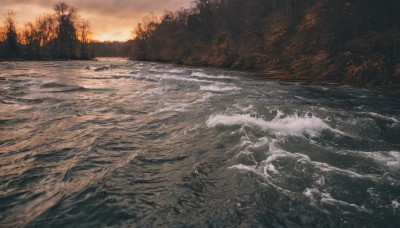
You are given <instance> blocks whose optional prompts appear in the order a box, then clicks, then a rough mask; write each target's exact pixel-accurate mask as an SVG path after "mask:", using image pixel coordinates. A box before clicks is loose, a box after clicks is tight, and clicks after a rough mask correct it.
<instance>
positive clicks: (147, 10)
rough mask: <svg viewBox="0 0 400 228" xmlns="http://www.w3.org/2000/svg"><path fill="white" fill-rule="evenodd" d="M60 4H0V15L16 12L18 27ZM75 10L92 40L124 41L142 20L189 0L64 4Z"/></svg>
mask: <svg viewBox="0 0 400 228" xmlns="http://www.w3.org/2000/svg"><path fill="white" fill-rule="evenodd" d="M57 2H60V0H56V1H52V0H0V13H1V14H3V13H4V12H6V11H7V10H13V11H15V12H16V21H17V23H18V26H19V27H23V25H24V24H25V23H26V22H28V21H35V18H36V17H38V16H40V15H42V14H43V13H52V12H53V11H52V6H53V5H54V4H55V3H57ZM64 2H65V3H67V4H69V5H71V6H74V7H76V8H78V9H79V14H80V15H81V16H82V17H83V18H85V19H86V20H89V21H90V24H91V26H92V31H93V33H94V35H93V36H94V37H93V38H94V39H96V40H100V41H106V40H116V41H125V40H128V39H129V38H131V31H132V29H133V28H134V27H135V26H136V24H137V23H139V22H140V21H141V19H142V18H143V17H144V16H148V15H150V14H151V13H154V15H155V16H161V15H162V14H163V12H164V11H165V9H168V10H171V11H174V10H177V9H180V8H181V7H187V6H189V5H190V3H191V2H192V0H64Z"/></svg>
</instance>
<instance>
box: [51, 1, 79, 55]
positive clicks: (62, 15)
mask: <svg viewBox="0 0 400 228" xmlns="http://www.w3.org/2000/svg"><path fill="white" fill-rule="evenodd" d="M54 11H55V13H56V20H57V22H58V25H57V41H58V42H57V43H58V45H57V46H58V49H57V52H58V53H57V55H58V57H61V58H76V57H77V56H76V51H77V44H78V38H77V30H76V19H77V10H76V9H75V8H74V7H71V6H69V5H67V4H66V3H64V2H60V3H57V4H56V5H54Z"/></svg>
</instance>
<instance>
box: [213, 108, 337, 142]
mask: <svg viewBox="0 0 400 228" xmlns="http://www.w3.org/2000/svg"><path fill="white" fill-rule="evenodd" d="M206 124H207V126H208V127H209V128H212V127H217V126H247V127H252V128H258V129H260V130H262V131H266V132H270V133H273V134H276V135H292V136H299V137H304V136H309V137H311V138H315V137H318V136H319V135H320V134H321V133H322V131H323V130H330V131H333V132H336V133H342V132H340V131H339V130H336V129H333V128H331V127H330V126H329V125H328V124H326V123H325V122H324V121H323V120H322V119H320V118H318V117H315V116H298V115H293V116H286V117H281V116H277V117H275V118H274V119H272V120H271V121H266V120H264V119H262V118H257V117H253V116H251V115H249V114H243V115H238V114H236V115H215V116H211V117H209V118H208V120H207V122H206Z"/></svg>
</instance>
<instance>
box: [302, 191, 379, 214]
mask: <svg viewBox="0 0 400 228" xmlns="http://www.w3.org/2000/svg"><path fill="white" fill-rule="evenodd" d="M303 195H304V196H306V197H308V198H309V199H310V200H311V205H314V206H316V205H317V204H316V202H321V203H325V204H331V205H334V206H343V207H350V208H354V209H356V210H358V211H360V212H367V213H370V212H371V211H370V210H368V209H366V208H365V206H363V205H362V206H359V205H356V204H353V203H348V202H345V201H342V200H338V199H335V198H333V197H332V196H331V194H330V193H327V192H320V191H319V190H318V189H316V188H307V189H306V190H305V191H304V192H303Z"/></svg>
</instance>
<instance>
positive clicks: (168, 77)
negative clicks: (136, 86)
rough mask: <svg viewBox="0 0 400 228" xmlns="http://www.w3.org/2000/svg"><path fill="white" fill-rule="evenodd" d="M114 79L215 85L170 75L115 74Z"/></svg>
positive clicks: (205, 81)
mask: <svg viewBox="0 0 400 228" xmlns="http://www.w3.org/2000/svg"><path fill="white" fill-rule="evenodd" d="M113 77H114V78H132V79H144V80H149V81H162V80H176V81H188V82H198V83H213V81H208V80H200V79H195V78H185V77H183V76H176V75H170V74H141V73H137V74H114V75H113Z"/></svg>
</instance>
